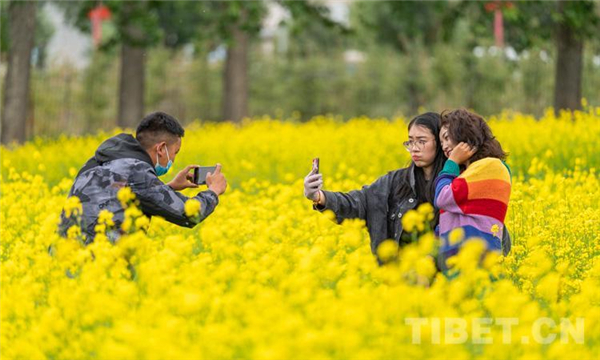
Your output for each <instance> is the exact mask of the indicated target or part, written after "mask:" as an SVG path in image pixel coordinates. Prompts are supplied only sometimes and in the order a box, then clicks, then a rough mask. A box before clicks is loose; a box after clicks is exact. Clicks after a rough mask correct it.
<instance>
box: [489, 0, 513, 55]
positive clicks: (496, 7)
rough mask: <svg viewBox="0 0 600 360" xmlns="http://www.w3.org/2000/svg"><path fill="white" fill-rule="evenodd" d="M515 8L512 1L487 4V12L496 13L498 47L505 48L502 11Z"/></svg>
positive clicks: (495, 34) (495, 23) (495, 24)
mask: <svg viewBox="0 0 600 360" xmlns="http://www.w3.org/2000/svg"><path fill="white" fill-rule="evenodd" d="M512 7H513V3H512V2H511V1H490V2H488V3H486V4H485V10H486V11H487V12H492V11H493V12H494V39H495V40H496V46H497V47H504V21H503V20H502V9H510V8H512Z"/></svg>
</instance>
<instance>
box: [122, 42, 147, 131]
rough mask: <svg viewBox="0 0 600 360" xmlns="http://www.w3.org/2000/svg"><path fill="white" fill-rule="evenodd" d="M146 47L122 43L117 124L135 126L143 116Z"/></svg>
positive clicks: (127, 126)
mask: <svg viewBox="0 0 600 360" xmlns="http://www.w3.org/2000/svg"><path fill="white" fill-rule="evenodd" d="M145 51H146V49H144V48H142V47H136V46H133V45H129V44H127V43H123V45H122V49H121V78H120V82H119V116H118V125H119V126H120V127H126V128H134V129H135V128H136V127H137V124H139V122H140V121H141V120H142V117H143V116H144V87H145V86H144V85H145V69H146V66H145V59H146V54H145Z"/></svg>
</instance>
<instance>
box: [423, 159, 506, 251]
mask: <svg viewBox="0 0 600 360" xmlns="http://www.w3.org/2000/svg"><path fill="white" fill-rule="evenodd" d="M510 189H511V173H510V169H509V168H508V165H506V164H505V163H504V162H503V161H502V160H500V159H496V158H484V159H481V160H478V161H475V162H473V163H472V164H470V165H469V167H467V169H466V170H465V171H464V172H463V173H462V174H461V173H460V169H459V167H458V165H457V164H456V163H455V162H454V161H452V160H447V161H446V163H445V164H444V169H443V170H442V171H441V172H440V174H439V175H438V177H437V178H436V180H435V201H434V205H435V206H436V207H437V208H439V209H440V222H439V235H440V238H441V240H442V244H441V247H440V255H442V258H447V257H449V256H452V255H454V254H456V253H457V252H458V249H459V248H460V246H461V245H462V243H463V241H459V242H456V243H450V241H449V236H448V235H449V233H450V232H451V231H452V230H453V229H456V228H462V229H463V230H464V239H468V238H472V237H479V238H482V239H484V240H485V241H486V243H487V245H488V250H491V251H501V249H502V243H501V240H500V239H501V238H502V232H503V231H504V219H505V217H506V210H507V208H508V200H509V198H510Z"/></svg>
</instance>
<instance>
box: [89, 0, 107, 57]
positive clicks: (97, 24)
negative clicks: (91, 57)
mask: <svg viewBox="0 0 600 360" xmlns="http://www.w3.org/2000/svg"><path fill="white" fill-rule="evenodd" d="M110 17H111V13H110V10H109V9H108V8H107V7H106V6H104V5H103V4H99V5H98V6H96V7H95V8H93V9H92V10H90V12H89V13H88V18H90V20H91V22H92V39H93V40H94V46H95V47H98V45H100V42H101V41H102V22H103V21H106V20H109V19H110Z"/></svg>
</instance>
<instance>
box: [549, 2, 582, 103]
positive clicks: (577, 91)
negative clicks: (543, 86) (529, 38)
mask: <svg viewBox="0 0 600 360" xmlns="http://www.w3.org/2000/svg"><path fill="white" fill-rule="evenodd" d="M565 6H568V5H567V4H565V1H559V2H558V10H559V12H560V13H564V10H565ZM556 51H557V58H556V76H555V80H556V82H555V85H554V108H555V110H556V111H558V110H560V109H569V110H576V109H580V108H581V77H582V73H583V40H582V39H581V38H579V37H578V36H577V34H576V33H575V31H574V30H573V29H572V28H571V27H570V26H569V24H567V23H565V22H564V21H563V22H561V23H560V24H558V26H557V28H556Z"/></svg>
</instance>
